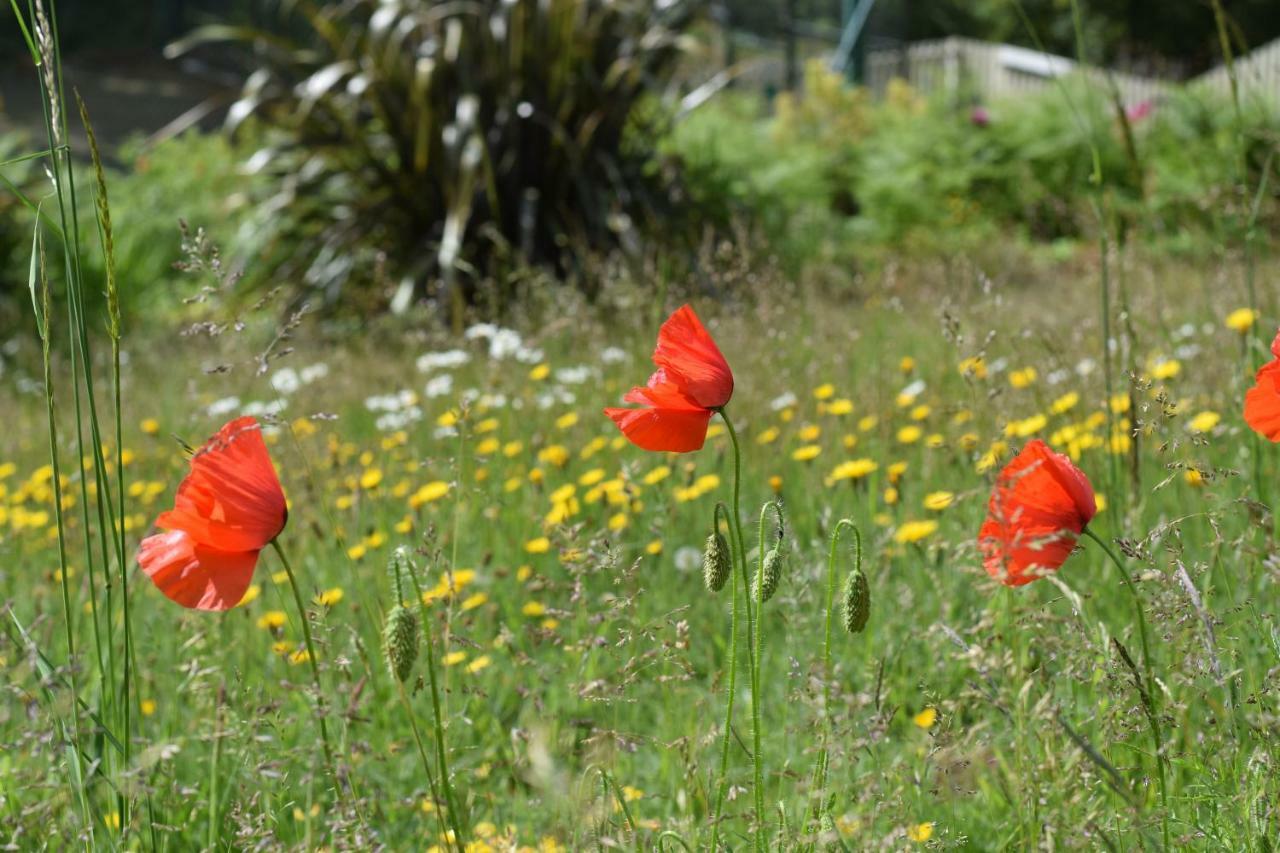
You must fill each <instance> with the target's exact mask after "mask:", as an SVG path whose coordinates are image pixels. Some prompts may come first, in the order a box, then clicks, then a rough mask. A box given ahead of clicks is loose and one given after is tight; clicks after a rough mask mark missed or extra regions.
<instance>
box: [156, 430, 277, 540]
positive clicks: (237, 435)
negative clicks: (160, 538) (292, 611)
mask: <svg viewBox="0 0 1280 853" xmlns="http://www.w3.org/2000/svg"><path fill="white" fill-rule="evenodd" d="M285 519H286V508H285V499H284V492H283V491H282V490H281V488H280V480H279V478H278V477H277V476H276V470H275V468H274V467H273V466H272V464H271V457H270V455H269V454H268V453H267V446H266V443H265V442H263V440H262V428H261V427H260V426H259V425H258V422H257V420H255V419H254V418H249V417H246V418H237V419H236V420H234V421H232V422H231V423H229V424H227V425H226V426H224V427H223V428H222V429H221V430H220V431H219V432H218V434H217V435H215V436H214V437H213V438H211V439H209V441H208V442H207V443H206V444H205V446H204V447H202V448H201V449H200V450H199V451H197V452H196V454H195V456H193V457H192V458H191V472H190V473H189V474H188V475H187V477H186V479H184V480H183V481H182V485H180V486H179V487H178V494H177V496H176V497H175V498H174V508H173V509H172V510H171V511H169V512H165V513H162V514H161V515H160V517H159V518H158V519H157V520H156V525H157V526H158V527H162V528H164V529H166V530H185V531H186V532H187V533H189V534H190V535H191V537H192V539H194V540H195V541H197V542H199V543H201V544H203V545H207V546H210V547H212V548H216V549H218V550H221V551H260V550H262V548H263V547H265V546H266V545H267V543H268V542H270V541H271V540H272V539H274V538H275V537H276V536H277V535H279V533H280V531H281V530H283V529H284V524H285Z"/></svg>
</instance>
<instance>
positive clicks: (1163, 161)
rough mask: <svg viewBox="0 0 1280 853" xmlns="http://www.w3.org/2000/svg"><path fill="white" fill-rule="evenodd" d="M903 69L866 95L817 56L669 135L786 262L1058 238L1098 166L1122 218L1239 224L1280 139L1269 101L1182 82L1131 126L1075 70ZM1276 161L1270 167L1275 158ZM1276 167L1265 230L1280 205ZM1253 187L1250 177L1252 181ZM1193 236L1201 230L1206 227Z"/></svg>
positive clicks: (715, 200)
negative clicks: (769, 100) (980, 100)
mask: <svg viewBox="0 0 1280 853" xmlns="http://www.w3.org/2000/svg"><path fill="white" fill-rule="evenodd" d="M974 103H975V102H974V101H973V100H972V99H966V98H955V97H938V98H933V99H926V98H923V97H921V96H920V95H918V94H917V93H915V92H914V91H913V90H912V89H911V87H910V86H908V85H906V84H905V83H902V82H901V81H894V83H893V84H891V85H890V87H889V91H888V92H887V95H886V97H885V98H884V99H882V100H880V101H877V102H872V101H871V100H870V99H869V98H868V97H867V96H866V93H865V92H863V91H862V90H858V89H854V88H850V87H848V86H847V85H845V84H844V83H843V81H842V80H841V79H840V78H839V77H838V76H837V75H834V74H832V73H831V72H830V71H828V70H826V69H825V68H824V67H823V66H822V65H820V64H816V65H813V66H810V68H809V69H808V70H807V73H806V79H805V87H804V94H803V96H799V97H793V96H791V95H781V96H779V97H778V99H777V100H776V101H775V103H774V105H773V106H774V109H773V111H772V114H770V111H769V109H768V108H767V105H766V104H764V103H763V102H762V101H760V100H759V99H753V98H752V97H751V96H748V95H743V94H739V93H734V94H731V95H729V96H727V97H721V98H720V99H718V100H716V101H713V102H711V103H709V104H707V105H706V106H704V107H703V108H702V109H701V110H699V111H697V112H695V113H693V114H692V115H690V116H689V117H687V118H686V119H685V120H684V122H682V123H681V124H680V125H679V126H678V127H676V128H675V131H674V133H673V134H672V136H671V138H670V140H669V141H668V151H669V152H670V153H671V154H672V155H673V156H675V157H678V158H679V159H681V160H682V161H683V162H684V164H685V166H686V176H687V178H688V180H689V182H690V194H691V196H692V197H693V198H695V199H697V200H698V201H699V203H700V204H701V205H702V206H703V209H705V210H707V211H709V212H711V213H712V215H714V216H716V217H724V216H730V215H732V216H749V217H751V218H752V219H753V220H754V221H756V222H758V223H760V225H761V226H762V230H764V231H765V233H767V234H769V235H771V236H772V238H773V239H774V241H775V243H776V245H775V246H774V248H775V250H776V251H778V252H779V254H780V255H781V256H782V257H783V258H784V259H785V260H787V261H789V262H791V263H792V264H805V263H808V262H810V261H811V260H812V259H814V258H824V257H825V258H836V259H841V258H843V259H859V258H867V257H872V256H877V255H880V254H884V253H892V252H901V251H904V250H906V251H912V252H915V251H928V252H938V253H943V254H949V253H956V252H966V251H971V250H973V249H974V248H976V247H980V246H981V245H983V244H984V243H989V242H990V241H992V240H993V238H996V237H998V238H999V239H1000V240H1001V241H1005V242H1007V241H1008V240H1009V239H1010V238H1011V237H1012V238H1014V239H1016V240H1019V241H1023V242H1024V243H1026V244H1028V245H1035V244H1037V243H1044V244H1048V245H1052V246H1059V245H1062V241H1078V240H1081V239H1086V238H1089V237H1090V235H1092V234H1094V233H1096V230H1097V227H1098V223H1097V215H1096V212H1095V210H1094V208H1093V196H1094V194H1095V184H1094V182H1093V181H1092V175H1093V173H1094V170H1095V155H1096V168H1097V169H1098V171H1100V173H1101V175H1102V180H1103V183H1102V186H1103V188H1104V190H1105V193H1106V205H1107V209H1108V211H1110V212H1112V213H1114V214H1115V215H1117V216H1118V217H1120V220H1121V221H1123V222H1124V223H1125V224H1126V228H1127V233H1129V234H1135V235H1137V236H1140V237H1142V238H1145V239H1151V240H1158V241H1172V242H1171V245H1173V246H1175V247H1176V246H1179V245H1188V244H1189V243H1190V242H1194V241H1195V240H1201V241H1203V240H1204V239H1205V238H1217V237H1220V236H1222V233H1223V228H1224V227H1228V228H1229V227H1237V228H1238V227H1240V224H1241V223H1242V222H1243V221H1245V220H1247V218H1248V215H1249V212H1250V211H1249V210H1248V209H1246V208H1248V206H1249V205H1250V204H1252V202H1253V201H1254V198H1255V193H1256V191H1257V188H1258V187H1259V185H1260V184H1261V178H1262V173H1263V169H1264V168H1266V166H1267V163H1268V157H1269V156H1271V155H1270V152H1271V151H1272V150H1273V149H1274V147H1275V144H1276V139H1277V131H1276V128H1277V115H1276V112H1275V110H1274V108H1272V107H1268V106H1266V105H1265V104H1262V103H1258V102H1253V103H1249V104H1246V105H1245V108H1244V110H1243V116H1242V125H1243V129H1244V138H1245V140H1246V145H1245V150H1244V152H1243V161H1244V165H1243V169H1244V174H1245V177H1244V181H1243V183H1242V181H1241V178H1240V174H1241V167H1239V166H1238V165H1237V164H1238V163H1239V162H1240V157H1239V156H1238V155H1239V153H1240V152H1239V148H1238V143H1237V140H1238V138H1239V135H1238V134H1237V123H1236V118H1235V113H1234V110H1233V108H1232V106H1231V104H1230V102H1229V101H1227V100H1226V99H1224V98H1221V97H1213V96H1211V95H1208V94H1206V93H1200V92H1188V91H1182V90H1176V89H1175V90H1173V91H1172V92H1171V93H1170V94H1169V96H1168V97H1167V98H1164V99H1162V100H1161V101H1160V102H1158V103H1156V104H1154V105H1153V106H1152V109H1151V110H1150V112H1149V114H1148V115H1146V116H1145V117H1135V118H1134V120H1133V121H1132V122H1130V123H1129V130H1130V131H1131V134H1132V139H1133V151H1132V152H1131V151H1130V149H1129V146H1128V143H1127V141H1126V137H1125V126H1124V123H1122V121H1121V119H1120V117H1119V116H1118V115H1117V114H1116V111H1115V108H1114V106H1113V105H1112V103H1111V101H1110V98H1109V97H1108V95H1107V93H1106V92H1105V91H1102V90H1099V89H1098V88H1096V87H1095V88H1093V89H1090V88H1088V87H1087V86H1085V85H1084V82H1083V81H1081V80H1078V79H1075V80H1067V81H1065V87H1063V88H1060V87H1054V88H1053V89H1050V90H1048V91H1046V92H1043V93H1040V94H1036V95H1029V96H1024V97H1022V98H1020V99H1010V100H1006V101H1001V102H998V103H994V104H990V105H986V106H985V107H984V112H985V115H984V116H982V120H975V116H974V114H973V109H974V106H973V105H974ZM1270 162H1271V168H1272V169H1273V170H1274V169H1275V167H1276V165H1277V164H1276V162H1275V159H1274V158H1273V159H1272V160H1271V161H1270ZM1278 185H1280V181H1277V180H1276V179H1275V173H1274V172H1273V174H1272V179H1271V180H1270V181H1269V182H1268V184H1267V186H1268V190H1269V192H1268V193H1267V194H1266V195H1265V196H1264V197H1263V198H1262V202H1263V203H1262V205H1261V207H1260V216H1261V225H1262V226H1264V227H1262V228H1260V229H1259V231H1260V232H1262V233H1265V232H1266V231H1267V228H1266V227H1265V226H1267V225H1268V223H1270V222H1272V221H1273V220H1274V218H1275V216H1276V207H1277V205H1276V198H1277V196H1276V188H1277V186H1278ZM1243 187H1247V188H1249V189H1247V190H1245V189H1243ZM1196 235H1199V236H1196Z"/></svg>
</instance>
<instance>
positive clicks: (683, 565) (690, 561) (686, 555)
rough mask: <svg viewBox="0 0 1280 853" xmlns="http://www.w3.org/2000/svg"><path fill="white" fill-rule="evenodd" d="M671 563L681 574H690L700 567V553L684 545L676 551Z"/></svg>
mask: <svg viewBox="0 0 1280 853" xmlns="http://www.w3.org/2000/svg"><path fill="white" fill-rule="evenodd" d="M673 562H674V563H675V564H676V569H677V570H678V571H681V572H692V571H695V570H696V569H700V568H701V567H702V552H701V551H699V550H698V549H697V548H692V547H690V546H688V545H684V546H682V547H680V548H677V549H676V553H675V557H674V558H673Z"/></svg>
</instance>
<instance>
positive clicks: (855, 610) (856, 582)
mask: <svg viewBox="0 0 1280 853" xmlns="http://www.w3.org/2000/svg"><path fill="white" fill-rule="evenodd" d="M843 610H844V629H845V630H846V631H848V632H849V633H850V634H861V633H862V630H863V629H864V628H866V627H867V618H868V617H869V616H870V615H871V587H870V585H868V584H867V576H866V575H864V574H863V573H862V570H861V569H854V570H853V571H851V572H849V578H848V579H847V580H846V581H845V584H844V602H843Z"/></svg>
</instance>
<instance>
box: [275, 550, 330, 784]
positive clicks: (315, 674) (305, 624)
mask: <svg viewBox="0 0 1280 853" xmlns="http://www.w3.org/2000/svg"><path fill="white" fill-rule="evenodd" d="M271 547H272V548H274V549H275V552H276V556H278V557H279V558H280V563H281V565H283V566H284V572H285V574H286V575H288V576H289V588H290V589H292V590H293V602H294V604H296V605H297V607H298V618H299V619H301V620H302V639H303V642H305V643H306V646H307V661H308V662H309V663H310V664H311V679H312V681H313V682H314V683H315V688H316V720H317V721H319V723H320V740H321V741H322V742H323V744H324V757H325V762H326V763H327V764H328V766H329V773H330V775H331V776H333V785H334V790H335V792H336V793H337V795H338V797H339V798H341V797H342V782H341V781H340V780H339V778H338V765H337V762H336V761H334V757H333V744H332V743H330V741H329V726H328V724H327V723H326V722H325V709H324V687H323V685H321V683H320V664H319V663H317V662H316V647H315V643H313V642H312V640H311V621H310V620H309V619H308V618H307V608H306V605H304V604H303V603H302V592H301V591H300V590H299V589H298V579H297V578H296V577H294V574H293V566H292V565H290V564H289V558H288V557H286V556H285V553H284V549H283V548H281V547H280V540H279V539H272V540H271Z"/></svg>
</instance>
